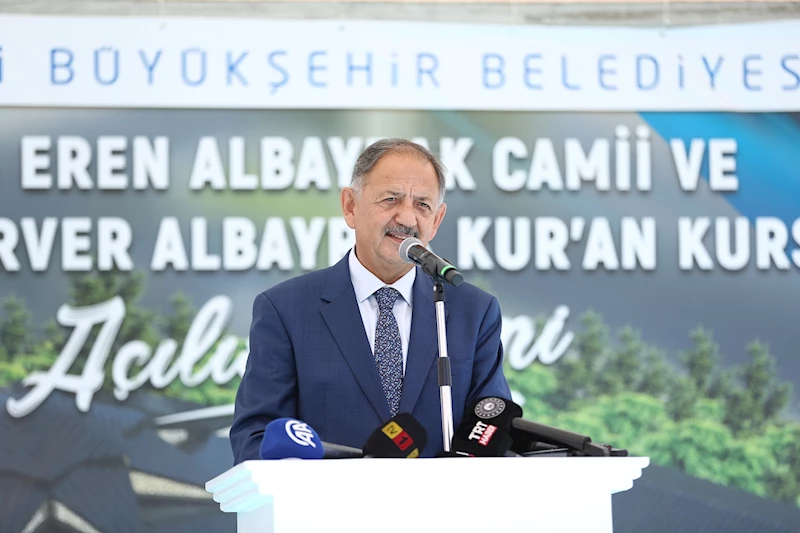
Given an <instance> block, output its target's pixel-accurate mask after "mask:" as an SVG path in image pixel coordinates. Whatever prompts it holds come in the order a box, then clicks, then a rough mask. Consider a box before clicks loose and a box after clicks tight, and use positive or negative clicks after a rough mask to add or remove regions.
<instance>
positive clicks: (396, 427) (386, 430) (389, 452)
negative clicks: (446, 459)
mask: <svg viewBox="0 0 800 533" xmlns="http://www.w3.org/2000/svg"><path fill="white" fill-rule="evenodd" d="M427 443H428V433H427V432H426V431H425V428H424V427H422V424H420V423H419V422H417V420H416V419H415V418H414V417H413V416H411V415H410V414H409V413H398V414H396V415H395V416H393V417H392V418H390V419H389V421H388V422H386V423H385V424H383V425H381V427H379V428H378V429H376V430H375V431H373V432H372V435H370V436H369V437H368V438H367V442H365V443H364V446H363V448H362V449H363V450H364V455H369V456H371V457H381V458H408V459H413V458H416V457H419V456H420V455H421V454H422V452H423V450H424V449H425V445H426V444H427Z"/></svg>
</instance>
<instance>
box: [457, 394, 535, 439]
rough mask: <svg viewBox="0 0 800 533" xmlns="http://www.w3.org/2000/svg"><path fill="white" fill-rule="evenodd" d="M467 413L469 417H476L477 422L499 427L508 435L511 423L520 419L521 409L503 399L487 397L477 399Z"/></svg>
mask: <svg viewBox="0 0 800 533" xmlns="http://www.w3.org/2000/svg"><path fill="white" fill-rule="evenodd" d="M467 413H469V415H470V416H474V417H477V418H478V419H479V420H482V421H484V422H487V423H490V424H494V425H496V426H499V427H500V428H502V429H503V430H504V431H505V432H506V433H510V432H511V421H512V420H513V419H514V418H522V407H520V406H519V405H517V404H515V403H514V402H512V401H511V400H506V399H505V398H498V397H497V396H487V397H484V398H478V399H477V400H476V401H475V402H474V403H472V404H471V405H470V406H469V409H468V411H467Z"/></svg>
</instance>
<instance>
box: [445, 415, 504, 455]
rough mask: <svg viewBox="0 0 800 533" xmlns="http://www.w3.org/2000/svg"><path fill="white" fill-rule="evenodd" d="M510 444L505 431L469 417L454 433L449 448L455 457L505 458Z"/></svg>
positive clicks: (465, 418)
mask: <svg viewBox="0 0 800 533" xmlns="http://www.w3.org/2000/svg"><path fill="white" fill-rule="evenodd" d="M512 444H513V440H512V439H511V435H509V433H508V430H507V429H504V428H502V427H501V426H499V425H497V424H493V423H492V422H487V421H483V420H481V419H480V418H478V417H477V416H472V415H470V416H466V417H464V419H463V420H462V421H461V424H459V426H458V428H457V429H456V431H455V432H454V434H453V440H452V441H451V447H450V448H451V450H452V453H453V454H455V455H456V456H465V457H505V456H506V455H507V453H508V452H509V451H510V450H511V446H512Z"/></svg>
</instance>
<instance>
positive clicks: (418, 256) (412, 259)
mask: <svg viewBox="0 0 800 533" xmlns="http://www.w3.org/2000/svg"><path fill="white" fill-rule="evenodd" d="M400 257H401V258H402V259H403V261H405V262H407V263H412V264H415V265H419V266H420V267H421V268H422V270H423V272H425V273H426V274H428V275H429V276H431V277H433V278H439V279H442V280H444V281H446V282H447V283H450V284H452V285H459V284H461V282H462V281H464V276H462V275H461V273H460V272H459V271H458V270H457V269H456V267H454V266H453V265H451V264H450V263H449V262H448V261H445V260H444V259H442V258H441V257H439V256H438V255H436V254H435V253H433V252H431V251H430V250H428V249H427V248H425V246H423V244H422V241H420V240H419V239H417V238H415V237H409V238H407V239H406V240H404V241H403V242H402V243H400Z"/></svg>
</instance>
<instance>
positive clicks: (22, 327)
mask: <svg viewBox="0 0 800 533" xmlns="http://www.w3.org/2000/svg"><path fill="white" fill-rule="evenodd" d="M3 313H4V315H5V320H3V322H2V324H0V361H8V362H10V361H11V360H12V359H15V358H17V357H19V356H22V355H28V354H30V353H31V348H32V347H33V335H32V333H31V332H32V331H33V320H32V319H33V316H32V315H31V313H30V311H28V310H27V309H26V308H25V302H23V301H22V300H20V299H19V298H17V297H16V296H14V295H11V296H9V297H8V298H7V299H6V301H5V302H4V303H3Z"/></svg>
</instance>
